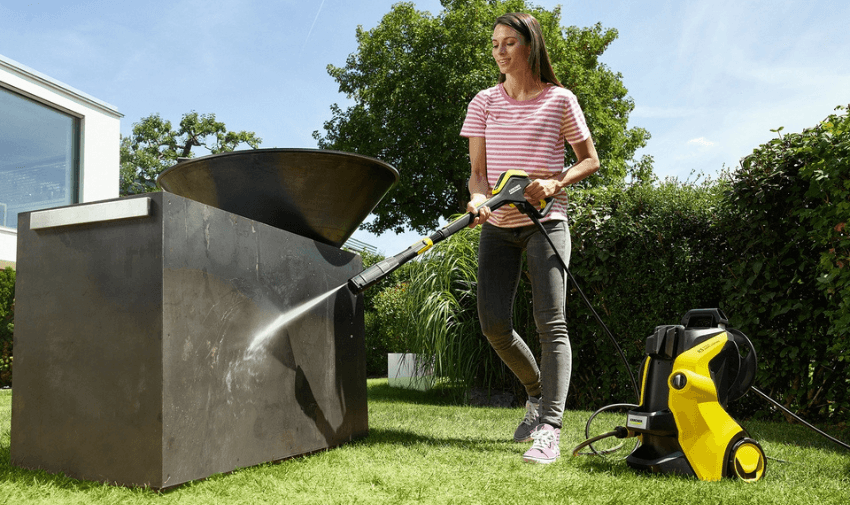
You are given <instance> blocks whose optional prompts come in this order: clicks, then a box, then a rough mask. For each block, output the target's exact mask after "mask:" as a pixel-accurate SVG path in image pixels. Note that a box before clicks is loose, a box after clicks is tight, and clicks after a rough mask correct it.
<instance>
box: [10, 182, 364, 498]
mask: <svg viewBox="0 0 850 505" xmlns="http://www.w3.org/2000/svg"><path fill="white" fill-rule="evenodd" d="M17 267H18V270H17V287H16V295H17V300H16V313H15V341H14V349H15V377H14V395H13V396H12V432H11V461H12V464H14V465H16V466H20V467H24V468H31V469H44V470H47V471H49V472H63V473H64V474H66V475H68V476H70V477H74V478H79V479H86V480H96V481H106V482H109V483H115V484H121V485H139V486H150V487H153V488H164V487H170V486H174V485H178V484H181V483H184V482H187V481H190V480H194V479H200V478H204V477H207V476H209V475H212V474H216V473H221V472H228V471H231V470H233V469H236V468H240V467H246V466H252V465H256V464H259V463H263V462H269V461H276V460H281V459H285V458H288V457H292V456H295V455H300V454H305V453H310V452H314V451H318V450H322V449H326V448H330V447H334V446H338V445H340V444H343V443H345V442H347V441H350V440H352V439H356V438H359V437H364V436H366V435H367V434H368V412H367V404H366V364H365V346H364V340H363V307H362V297H359V296H354V295H352V294H351V293H350V292H349V291H348V289H347V288H346V287H345V283H346V281H347V280H348V279H349V278H351V277H352V276H354V275H356V274H357V273H359V272H360V271H361V270H362V267H361V260H360V257H359V256H358V255H356V254H353V253H349V252H346V251H342V250H340V249H338V248H336V247H333V246H330V245H327V244H323V243H319V242H316V241H313V240H311V239H308V238H305V237H302V236H299V235H295V234H293V233H290V232H287V231H284V230H281V229H278V228H274V227H271V226H268V225H266V224H262V223H259V222H257V221H252V220H249V219H246V218H243V217H240V216H237V215H235V214H232V213H228V212H225V211H223V210H220V209H216V208H213V207H210V206H207V205H204V204H201V203H198V202H195V201H192V200H189V199H186V198H183V197H180V196H177V195H174V194H169V193H153V194H149V195H143V196H138V197H132V198H125V199H120V200H113V201H107V202H100V203H94V204H84V205H75V206H71V207H65V208H60V209H51V210H47V211H37V212H30V213H24V214H21V216H20V220H19V223H18V263H17ZM305 302H311V303H309V304H308V305H304V303H305Z"/></svg>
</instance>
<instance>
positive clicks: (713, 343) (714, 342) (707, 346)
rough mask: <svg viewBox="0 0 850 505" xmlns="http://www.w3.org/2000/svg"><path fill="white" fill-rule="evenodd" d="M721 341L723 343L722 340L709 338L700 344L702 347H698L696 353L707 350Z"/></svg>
mask: <svg viewBox="0 0 850 505" xmlns="http://www.w3.org/2000/svg"><path fill="white" fill-rule="evenodd" d="M721 343H723V340H716V339H711V340H709V341H708V342H706V343H705V344H703V345H702V347H700V348H699V349H697V353H698V354H702V353H704V352H705V351H707V350H709V349H711V348H712V347H714V346H716V345H717V344H721Z"/></svg>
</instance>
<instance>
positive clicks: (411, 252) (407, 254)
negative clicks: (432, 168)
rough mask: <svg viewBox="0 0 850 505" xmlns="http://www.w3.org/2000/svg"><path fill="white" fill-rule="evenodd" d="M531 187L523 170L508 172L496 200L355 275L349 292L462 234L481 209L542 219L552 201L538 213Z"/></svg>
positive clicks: (502, 177) (495, 190)
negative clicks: (528, 195) (508, 209)
mask: <svg viewBox="0 0 850 505" xmlns="http://www.w3.org/2000/svg"><path fill="white" fill-rule="evenodd" d="M530 183H531V179H530V178H529V177H528V174H526V173H525V172H523V171H522V170H508V171H507V172H504V173H503V174H502V175H500V176H499V180H498V181H497V182H496V187H495V188H493V196H492V197H491V198H490V199H488V200H487V201H485V202H484V203H482V204H481V205H479V206H478V207H477V208H476V212H467V213H466V214H464V215H463V216H461V217H459V218H458V219H455V220H454V221H452V222H451V223H449V224H447V225H446V226H444V227H443V228H440V229H439V230H437V231H435V232H434V233H432V234H431V235H430V236H428V237H424V238H422V239H420V240H418V241H416V243H414V244H413V245H411V246H410V247H408V248H407V249H405V250H404V251H402V252H400V253H398V254H396V255H395V256H391V257H389V258H387V259H385V260H383V261H380V262H378V263H375V264H374V265H372V266H371V267H369V268H367V269H366V270H364V271H362V272H360V273H359V274H357V275H355V276H354V277H352V278H351V279H349V280H348V288H349V289H350V290H351V292H352V293H354V294H359V293H362V292H363V291H364V290H365V289H366V288H368V287H370V286H372V285H374V284H375V283H377V282H378V281H380V280H381V279H383V278H384V277H386V276H388V275H389V274H391V273H392V272H393V271H395V270H396V269H397V268H398V267H400V266H402V265H404V264H405V263H407V262H408V261H410V260H412V259H413V258H415V257H417V256H419V255H420V254H422V253H424V252H425V251H427V250H428V249H430V248H431V247H433V246H434V244H436V243H438V242H440V241H443V240H445V239H447V238H448V237H450V236H452V235H454V234H455V233H457V232H459V231H460V230H462V229H464V228H466V227H467V226H469V224H470V223H472V221H473V220H474V219H475V216H477V215H478V212H477V211H478V209H481V208H482V207H485V206H486V207H490V210H496V209H498V208H499V207H501V206H503V205H513V206H514V207H516V208H518V209H519V210H520V211H521V212H523V213H533V214H534V215H535V217H537V218H541V217H543V216H545V215H546V214H548V213H549V211H550V210H551V209H552V202H553V201H554V200H553V199H552V198H547V199H546V200H543V201H541V202H540V206H541V208H540V209H537V208H536V207H534V206H533V205H531V204H530V203H528V201H527V200H526V199H525V196H524V193H525V188H526V187H527V186H528V185H529V184H530Z"/></svg>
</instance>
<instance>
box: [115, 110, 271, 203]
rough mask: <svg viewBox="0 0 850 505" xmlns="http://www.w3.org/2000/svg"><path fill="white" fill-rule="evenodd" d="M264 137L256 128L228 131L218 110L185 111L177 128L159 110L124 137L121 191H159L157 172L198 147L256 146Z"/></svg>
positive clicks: (212, 151)
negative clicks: (208, 111)
mask: <svg viewBox="0 0 850 505" xmlns="http://www.w3.org/2000/svg"><path fill="white" fill-rule="evenodd" d="M262 141H263V139H261V138H259V137H257V136H256V135H255V134H254V132H249V131H244V130H243V131H238V132H235V131H228V130H227V128H226V127H225V125H224V123H222V122H221V121H216V119H215V114H198V113H197V112H194V111H193V112H189V113H187V114H183V118H182V119H181V120H180V124H179V125H178V127H177V129H174V128H172V126H171V121H168V120H164V119H162V118H161V117H160V115H159V114H151V115H150V116H148V117H145V118H142V120H141V121H139V122H138V123H134V124H133V134H132V135H130V136H129V137H122V138H121V183H120V191H121V194H122V195H132V194H138V193H146V192H150V191H156V190H157V186H156V178H157V176H158V175H159V174H160V173H162V171H163V170H165V169H166V168H169V167H171V166H172V165H174V164H176V163H177V160H178V159H179V158H191V157H193V156H194V154H195V153H194V152H193V151H192V149H193V148H195V147H203V148H205V149H206V150H208V151H209V152H210V154H218V153H225V152H230V151H233V150H235V149H236V148H237V147H239V145H240V144H243V143H244V144H247V145H248V146H250V147H251V148H253V149H257V148H258V147H259V145H260V144H261V143H262Z"/></svg>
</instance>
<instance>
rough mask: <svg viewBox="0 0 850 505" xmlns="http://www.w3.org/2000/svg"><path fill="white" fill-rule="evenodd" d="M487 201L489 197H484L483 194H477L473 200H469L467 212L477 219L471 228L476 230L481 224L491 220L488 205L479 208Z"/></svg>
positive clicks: (470, 225)
mask: <svg viewBox="0 0 850 505" xmlns="http://www.w3.org/2000/svg"><path fill="white" fill-rule="evenodd" d="M486 201H487V196H486V195H482V194H481V193H475V194H473V195H472V198H471V199H470V200H469V203H467V204H466V211H467V212H470V213H472V214H473V215H474V216H475V217H474V219H473V220H472V222H471V223H470V224H469V227H470V228H475V227H476V226H478V225H479V224H484V223H486V222H487V220H488V219H490V214H491V212H490V207H487V206H486V205H485V206H483V207H479V206H480V205H481V204H482V203H484V202H486Z"/></svg>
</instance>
